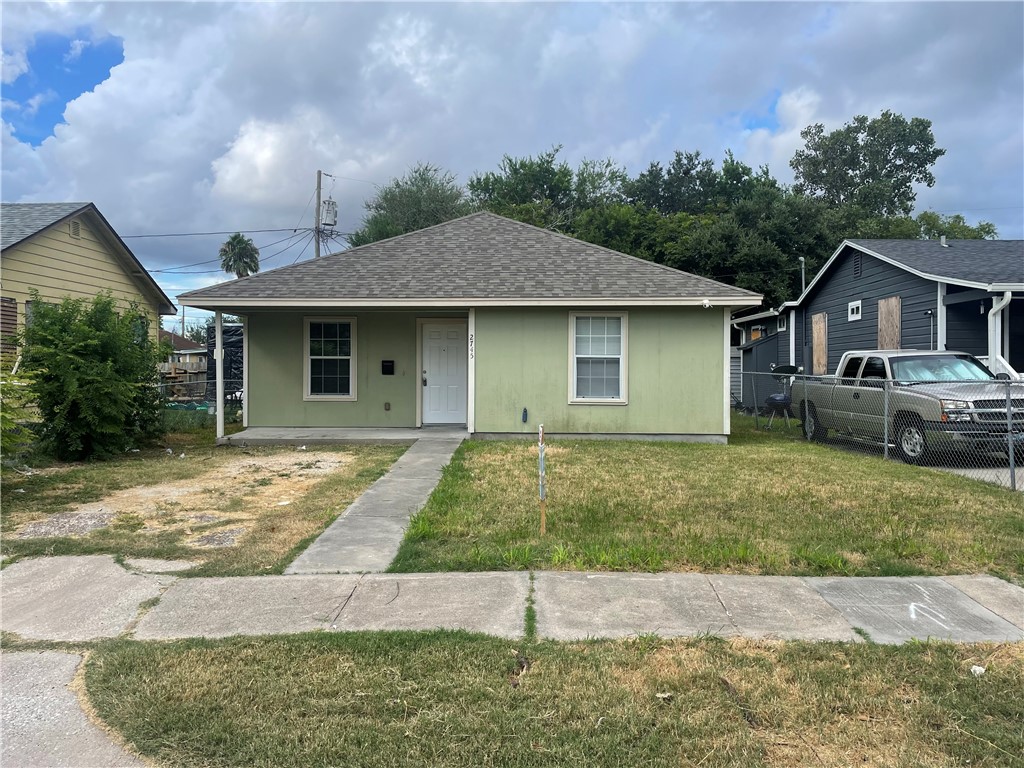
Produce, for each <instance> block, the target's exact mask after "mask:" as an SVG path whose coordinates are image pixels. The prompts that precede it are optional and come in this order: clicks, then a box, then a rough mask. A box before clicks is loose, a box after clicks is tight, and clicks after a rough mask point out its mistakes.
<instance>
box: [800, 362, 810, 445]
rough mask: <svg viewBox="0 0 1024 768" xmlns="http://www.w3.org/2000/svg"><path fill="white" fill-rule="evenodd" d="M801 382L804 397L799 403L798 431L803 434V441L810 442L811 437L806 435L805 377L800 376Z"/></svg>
mask: <svg viewBox="0 0 1024 768" xmlns="http://www.w3.org/2000/svg"><path fill="white" fill-rule="evenodd" d="M800 378H801V380H802V381H803V383H804V397H803V400H801V401H800V402H801V403H802V405H801V408H800V430H801V431H802V432H803V433H804V440H810V439H811V436H810V435H809V434H807V411H808V410H810V409H809V408H808V406H807V376H806V375H804V376H801V377H800Z"/></svg>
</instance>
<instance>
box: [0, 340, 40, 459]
mask: <svg viewBox="0 0 1024 768" xmlns="http://www.w3.org/2000/svg"><path fill="white" fill-rule="evenodd" d="M31 384H32V380H31V378H30V377H28V376H26V375H25V373H24V371H19V372H17V373H15V372H14V366H13V361H12V360H7V359H4V360H2V361H0V455H2V456H3V458H4V459H10V458H12V457H14V456H17V455H18V454H20V453H21V452H22V451H23V450H24V449H26V448H27V447H28V446H29V445H31V444H32V442H33V441H34V440H35V435H34V434H33V433H32V430H30V429H29V428H28V427H27V426H25V422H27V421H29V420H31V418H32V413H31V401H32V389H31Z"/></svg>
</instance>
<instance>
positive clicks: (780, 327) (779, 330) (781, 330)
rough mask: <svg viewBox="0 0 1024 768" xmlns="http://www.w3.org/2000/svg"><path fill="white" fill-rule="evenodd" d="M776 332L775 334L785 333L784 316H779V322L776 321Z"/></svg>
mask: <svg viewBox="0 0 1024 768" xmlns="http://www.w3.org/2000/svg"><path fill="white" fill-rule="evenodd" d="M776 332H777V333H785V332H786V316H785V315H779V321H778V325H777V326H776Z"/></svg>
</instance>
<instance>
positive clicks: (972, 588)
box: [942, 574, 1024, 630]
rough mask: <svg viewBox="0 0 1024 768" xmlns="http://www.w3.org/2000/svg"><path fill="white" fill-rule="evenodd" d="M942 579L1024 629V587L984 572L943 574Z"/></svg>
mask: <svg viewBox="0 0 1024 768" xmlns="http://www.w3.org/2000/svg"><path fill="white" fill-rule="evenodd" d="M942 580H943V581H945V582H946V583H948V584H952V585H953V586H954V587H956V588H957V589H959V590H960V591H961V592H963V593H964V594H965V595H967V596H968V597H970V598H971V599H973V600H974V601H976V602H978V603H981V605H983V606H984V607H985V608H988V609H989V610H990V611H992V613H994V614H996V615H998V616H1001V617H1002V618H1004V619H1006V620H1007V621H1008V622H1010V623H1011V624H1013V626H1015V627H1017V628H1018V629H1022V630H1024V589H1021V588H1020V587H1018V586H1016V585H1015V584H1010V583H1008V582H1005V581H1003V580H1002V579H997V578H996V577H995V576H987V575H984V574H977V575H974V576H943V577H942Z"/></svg>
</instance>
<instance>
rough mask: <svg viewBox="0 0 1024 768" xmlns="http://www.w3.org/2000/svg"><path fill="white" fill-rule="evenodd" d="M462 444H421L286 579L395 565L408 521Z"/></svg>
mask: <svg viewBox="0 0 1024 768" xmlns="http://www.w3.org/2000/svg"><path fill="white" fill-rule="evenodd" d="M461 443H462V440H461V439H460V438H454V439H453V438H421V439H419V440H417V441H416V442H415V443H413V445H412V447H411V448H409V450H408V451H406V452H405V453H404V454H402V456H401V458H399V459H398V461H396V462H395V463H394V465H393V466H392V467H391V469H390V470H389V471H388V473H387V474H386V475H384V477H382V478H380V479H379V480H378V481H377V482H375V483H374V484H373V485H371V486H370V487H369V488H367V489H366V491H365V492H364V493H363V495H362V496H360V497H359V498H358V499H356V500H355V501H354V502H352V504H351V505H349V507H348V509H346V510H345V511H344V512H342V513H341V515H339V516H338V518H337V519H336V520H335V521H334V522H333V523H331V524H330V525H329V526H328V527H327V530H325V531H324V532H323V533H322V534H320V536H319V537H318V538H317V540H316V541H314V542H313V543H312V544H310V545H309V547H307V548H306V550H305V551H304V552H303V553H302V554H301V555H299V556H298V557H297V558H296V559H295V560H294V562H292V564H291V565H289V566H288V568H287V570H286V571H285V573H288V574H297V573H304V574H310V573H370V572H376V571H383V570H384V569H385V568H387V567H388V565H390V563H391V561H392V560H394V559H395V555H396V554H397V553H398V547H399V545H400V544H401V543H402V536H403V535H404V533H405V529H406V527H407V526H408V525H409V518H411V517H412V516H413V515H414V514H416V512H418V511H419V510H420V509H422V508H423V505H424V504H426V502H427V499H428V498H429V497H430V494H431V492H432V491H433V490H434V487H435V486H436V485H437V483H438V481H439V480H440V479H441V470H442V469H443V468H444V466H445V465H446V464H447V463H448V462H449V461H450V460H451V458H452V454H453V453H455V449H456V448H458V447H459V445H460V444H461Z"/></svg>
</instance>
